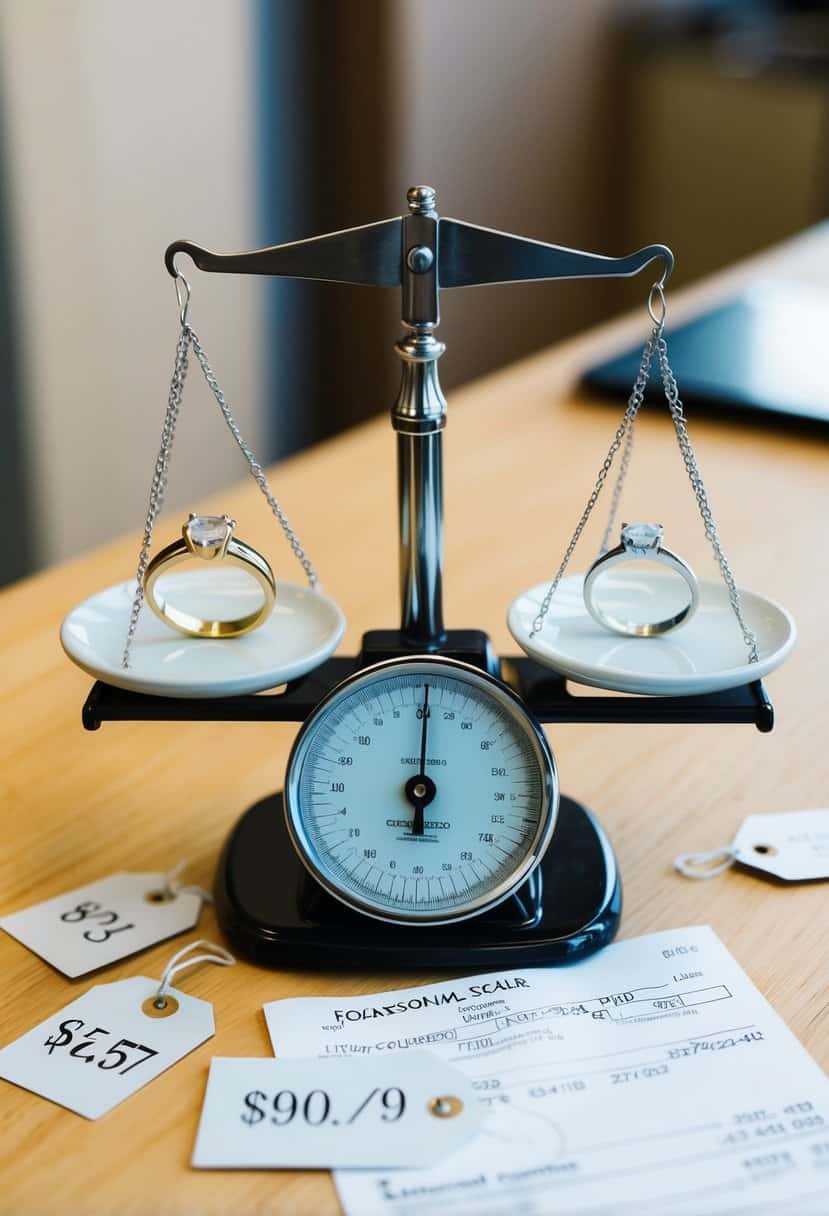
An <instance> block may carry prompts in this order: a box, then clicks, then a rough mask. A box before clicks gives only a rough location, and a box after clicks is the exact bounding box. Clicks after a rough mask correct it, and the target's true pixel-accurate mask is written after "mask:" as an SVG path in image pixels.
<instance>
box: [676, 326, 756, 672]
mask: <svg viewBox="0 0 829 1216" xmlns="http://www.w3.org/2000/svg"><path fill="white" fill-rule="evenodd" d="M656 354H657V358H658V360H659V370H660V373H661V375H662V387H663V388H664V390H665V397H666V398H667V401H668V408H669V409H670V411H671V418H672V419H673V423H674V430H675V431H676V437H677V440H678V441H679V450H680V452H681V453H682V460H683V462H684V464H685V468H686V470H687V473H688V477H689V479H690V482H691V486H692V488H693V491H694V494H695V496H696V500H697V506H698V507H699V513H700V515H701V516H702V522H703V525H704V527H705V535H706V536H707V537H708V540H709V542H710V544H711V548H712V549H713V550H714V556H715V557H716V559H717V564H718V565H719V567H720V573H721V574H722V578H723V582H724V583H725V585H726V588H727V590H728V598H729V600H730V602H731V608H732V610H733V612H734V615H735V617H736V618H737V623H738V624H739V626H740V630H741V631H742V635H743V641H744V642H745V644H746V646H747V647H748V661H749V663H757V662H758V661H759V655H758V653H757V635H756V634H755V632H754V630H753V629H752V628H751V626H750V625H749V624H748V623H747V621H746V619H745V617H744V616H743V603H742V600H741V598H740V592H739V589H738V587H737V584H736V582H735V581H734V575H733V574H732V572H731V567H730V566H729V564H728V558H727V557H726V556H725V550H724V549H723V547H722V542H721V541H720V538H719V536H718V534H717V525H716V524H715V523H714V517H713V515H712V514H711V506H710V503H709V502H708V495H707V493H706V491H705V486H704V484H703V481H702V474H701V473H700V470H699V465H698V464H697V458H696V456H695V455H694V449H693V447H692V446H691V439H690V437H689V435H688V425H687V423H686V421H685V409H684V407H683V404H682V402H681V401H680V399H679V388H678V387H677V383H676V377H675V376H674V373H673V371H672V369H671V365H670V363H669V362H668V343H667V342H666V341H665V338H664V337H663V336H662V333H661V331H660V334H659V337H658V339H657V343H656Z"/></svg>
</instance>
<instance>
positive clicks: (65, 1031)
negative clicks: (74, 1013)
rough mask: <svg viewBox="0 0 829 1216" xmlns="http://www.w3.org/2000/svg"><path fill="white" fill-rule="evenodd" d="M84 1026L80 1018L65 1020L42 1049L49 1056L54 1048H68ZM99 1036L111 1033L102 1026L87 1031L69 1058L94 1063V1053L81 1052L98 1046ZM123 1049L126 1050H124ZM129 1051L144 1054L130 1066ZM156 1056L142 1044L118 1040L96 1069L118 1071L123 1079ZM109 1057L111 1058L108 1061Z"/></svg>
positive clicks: (155, 1052) (99, 1061)
mask: <svg viewBox="0 0 829 1216" xmlns="http://www.w3.org/2000/svg"><path fill="white" fill-rule="evenodd" d="M84 1024H85V1023H84V1022H83V1021H82V1020H81V1018H67V1019H66V1021H65V1022H61V1024H60V1028H59V1030H58V1031H57V1033H55V1034H54V1035H52V1036H51V1037H50V1038H48V1039H47V1040H46V1042H45V1043H44V1044H43V1046H44V1047H48V1048H49V1055H50V1056H51V1054H52V1052H53V1051H54V1050H55V1048H56V1047H68V1046H69V1044H70V1043H71V1042H72V1039H73V1038H74V1036H75V1035H76V1034H78V1035H80V1033H81V1030H82V1028H83V1026H84ZM101 1034H102V1035H110V1034H111V1032H110V1031H109V1030H105V1029H104V1027H103V1026H96V1027H95V1028H94V1030H88V1031H87V1032H86V1035H85V1037H82V1038H81V1040H80V1042H79V1043H76V1044H75V1046H74V1047H73V1048H72V1049H71V1051H70V1052H69V1054H70V1056H73V1057H74V1058H75V1059H76V1060H84V1061H85V1062H86V1063H87V1064H92V1063H94V1062H95V1055H94V1053H93V1054H91V1055H90V1054H87V1053H85V1052H84V1051H83V1048H85V1047H96V1046H98V1043H97V1040H96V1036H97V1035H101ZM125 1048H126V1050H124V1049H125ZM130 1051H139V1052H143V1053H144V1054H143V1056H141V1057H140V1058H139V1059H137V1060H133V1062H132V1063H131V1064H127V1060H128V1059H129V1052H130ZM157 1055H158V1052H157V1051H154V1050H153V1048H152V1047H146V1046H145V1045H144V1044H143V1043H134V1042H133V1041H132V1040H131V1039H119V1040H118V1042H117V1043H116V1044H115V1045H114V1047H109V1048H108V1049H107V1050H106V1051H105V1052H104V1054H103V1056H102V1057H101V1059H99V1060H98V1067H99V1068H100V1069H101V1070H102V1071H103V1072H112V1071H114V1070H115V1069H118V1070H119V1076H122V1077H123V1076H124V1074H125V1073H128V1072H129V1071H130V1070H131V1069H133V1068H137V1067H138V1065H139V1064H146V1062H147V1061H148V1060H151V1059H152V1058H153V1056H157ZM110 1057H113V1058H112V1059H110ZM123 1064H127V1066H126V1068H122V1067H121V1066H122V1065H123Z"/></svg>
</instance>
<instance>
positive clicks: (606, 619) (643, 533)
mask: <svg viewBox="0 0 829 1216" xmlns="http://www.w3.org/2000/svg"><path fill="white" fill-rule="evenodd" d="M663 535H664V529H663V528H662V525H661V524H623V525H622V535H621V543H620V544H618V545H617V546H616V548H615V549H610V550H609V551H608V552H607V553H605V554H603V555H602V556H601V557H598V558H596V560H595V561H594V563H593V565H592V566H591V567H590V569H589V570H588V571H587V574H586V575H585V578H584V606H585V608H586V609H587V611H588V612H589V613H590V615H591V616H592V618H593V620H594V621H596V622H597V624H599V625H602V626H603V627H604V628H605V629H609V630H610V631H611V632H612V633H621V634H624V635H625V636H626V637H636V638H650V637H657V636H658V635H660V634H663V633H670V631H671V630H672V629H677V628H678V627H679V626H680V625H684V624H685V623H686V622H687V621H689V620H690V619H691V617H692V616H693V615H694V613H695V612H696V610H697V608H698V607H699V586H698V584H697V579H696V575H695V574H694V572H693V570H692V569H691V567H690V566H689V565H688V563H687V562H685V561H683V560H682V558H681V557H679V556H677V554H676V553H672V552H671V550H670V549H665V548H663V546H662V537H663ZM643 559H645V560H647V561H652V562H659V563H660V564H661V565H663V566H667V567H668V569H669V570H673V571H674V573H675V574H678V575H679V576H680V577H681V578H682V579H683V580H684V582H685V584H686V586H687V587H688V590H689V592H690V599H689V601H688V603H687V604H686V605H685V607H684V608H682V609H681V610H680V611H679V612H677V613H676V614H675V615H674V616H669V617H666V618H665V620H662V621H653V622H646V623H639V622H637V621H622V620H619V619H618V618H617V617H614V616H611V615H609V613H607V612H604V611H603V609H602V608H601V607H600V605H599V604H598V602H597V600H596V596H595V589H596V582H597V580H598V579H599V578H600V577H601V576H602V575H603V574H605V573H606V572H607V571H608V570H610V569H611V568H612V567H613V566H618V565H620V564H621V563H623V562H631V561H642V560H643Z"/></svg>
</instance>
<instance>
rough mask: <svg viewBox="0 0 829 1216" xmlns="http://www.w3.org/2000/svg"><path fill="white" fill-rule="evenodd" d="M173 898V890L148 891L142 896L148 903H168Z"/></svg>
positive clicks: (174, 894)
mask: <svg viewBox="0 0 829 1216" xmlns="http://www.w3.org/2000/svg"><path fill="white" fill-rule="evenodd" d="M175 898H176V893H175V891H148V892H147V894H146V895H145V896H144V899H145V900H146V902H147V903H148V904H169V903H172V901H173V900H174V899H175Z"/></svg>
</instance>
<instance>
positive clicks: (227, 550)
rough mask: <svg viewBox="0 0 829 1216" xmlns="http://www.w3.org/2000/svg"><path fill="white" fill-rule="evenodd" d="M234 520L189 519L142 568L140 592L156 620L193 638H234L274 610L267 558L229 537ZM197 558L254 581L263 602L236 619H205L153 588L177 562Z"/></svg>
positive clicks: (224, 517) (221, 517) (218, 517)
mask: <svg viewBox="0 0 829 1216" xmlns="http://www.w3.org/2000/svg"><path fill="white" fill-rule="evenodd" d="M235 527H236V520H235V519H231V518H230V516H229V515H193V514H192V513H191V514H190V516H189V518H188V520H187V523H186V524H185V525H184V526H183V528H182V529H181V540H176V541H173V543H172V544H171V545H168V546H167V547H166V549H162V550H161V552H160V553H158V554H157V555H156V556H155V557H154V558H153V560H152V561H151V562H150V564H149V566H148V567H147V572H146V574H145V575H144V594H145V596H146V597H147V601H148V603H149V605H150V607H151V608H152V610H153V612H154V613H155V615H156V616H157V617H158V618H159V620H162V621H164V623H165V624H166V625H170V626H172V628H173V629H177V630H178V631H179V633H186V634H188V635H189V636H190V637H196V638H235V637H239V635H240V634H243V633H250V631H251V629H256V627H257V626H258V625H261V624H262V623H263V621H266V620H267V618H268V617H269V616H270V614H271V612H272V611H273V606H274V602H275V600H276V583H275V581H274V577H273V571H272V570H271V568H270V565H269V564H268V562H267V560H266V559H265V558H264V557H263V556H262V554H261V553H257V551H256V549H252V548H251V546H250V545H246V544H245V542H244V541H241V540H237V539H236V538H235V536H234V535H233V530H234V528H235ZM194 557H195V558H199V559H200V560H201V561H206V562H227V563H228V564H229V565H231V566H237V567H238V568H239V569H241V570H244V571H245V573H246V574H249V575H250V576H251V577H252V578H254V579H255V580H256V582H257V583H258V584H259V586H260V587H261V589H262V592H263V594H264V597H265V598H264V602H263V603H262V605H261V607H259V608H257V609H256V611H255V612H250V613H248V614H247V615H246V616H242V617H239V618H238V619H237V620H219V621H205V620H202V619H201V617H198V616H193V615H192V613H189V612H184V611H183V610H182V609H181V608H175V607H174V606H173V605H172V604H170V603H169V602H168V601H167V600H166V599H165V598H164V596H163V595H161V594H159V593H158V592H156V590H155V585H156V582H157V581H158V579H159V578H160V577H161V575H162V574H167V573H168V572H169V571H170V570H171V569H173V567H175V566H178V565H180V564H181V563H182V562H186V561H190V560H192V558H194Z"/></svg>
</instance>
